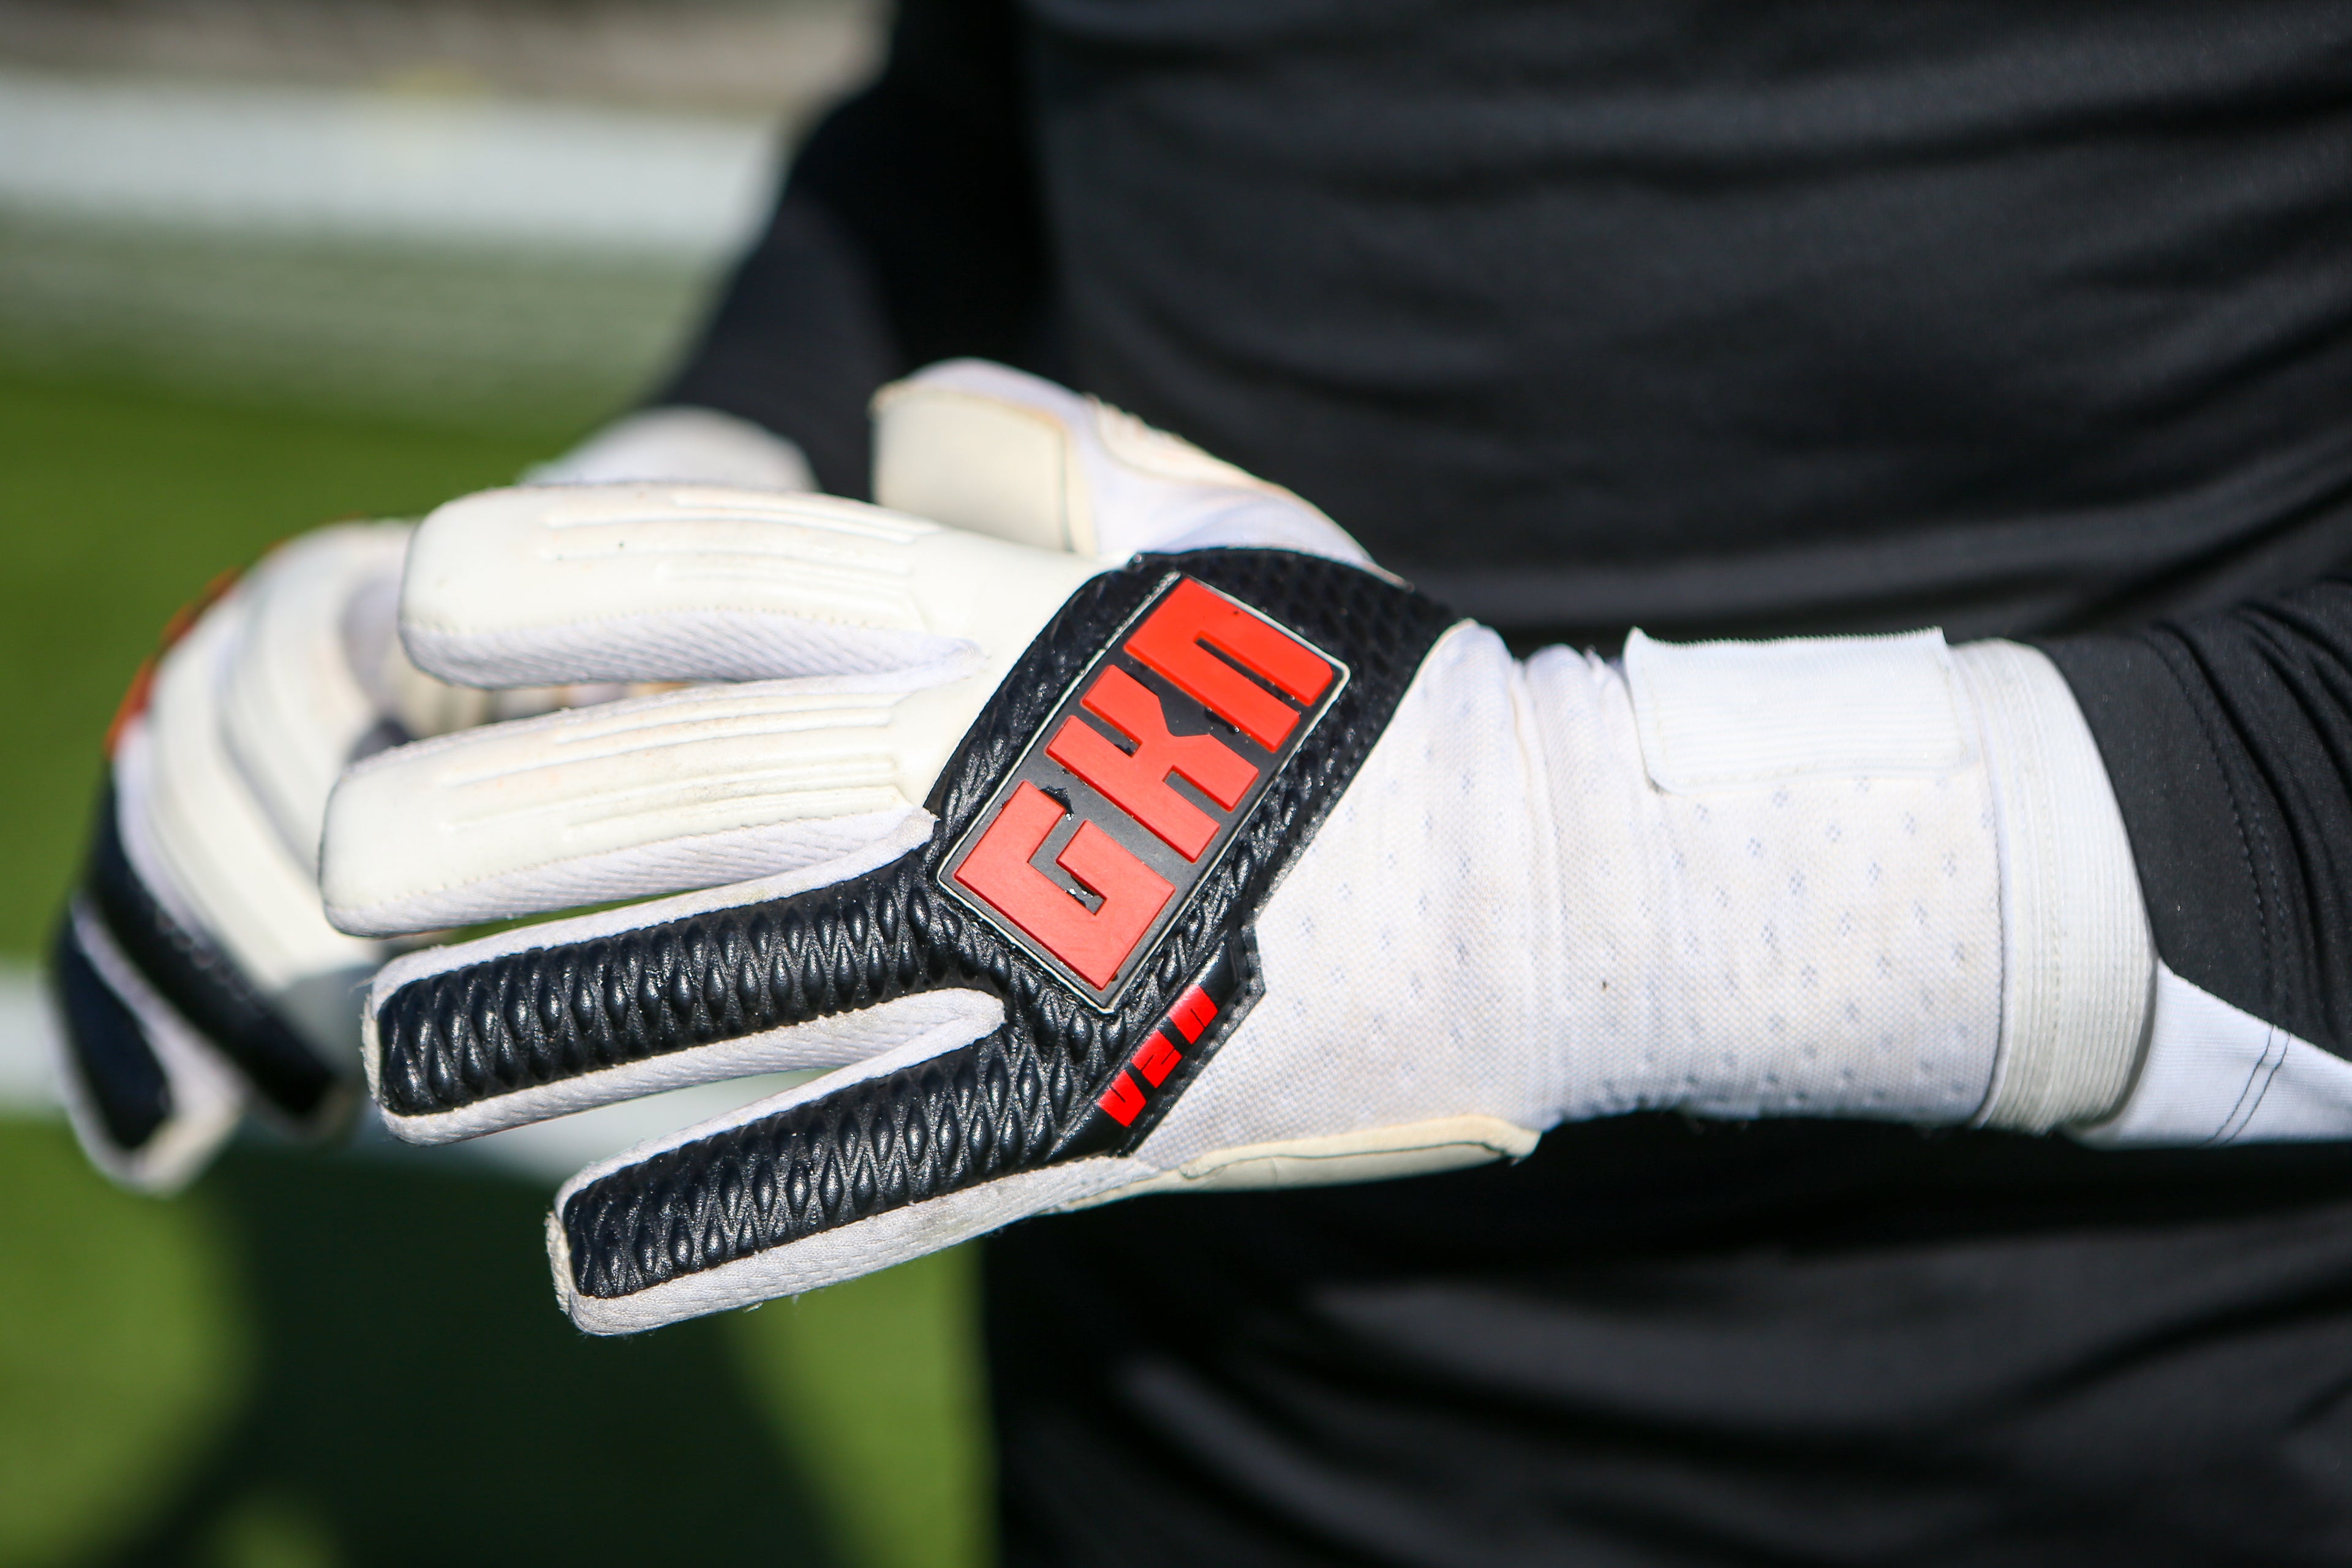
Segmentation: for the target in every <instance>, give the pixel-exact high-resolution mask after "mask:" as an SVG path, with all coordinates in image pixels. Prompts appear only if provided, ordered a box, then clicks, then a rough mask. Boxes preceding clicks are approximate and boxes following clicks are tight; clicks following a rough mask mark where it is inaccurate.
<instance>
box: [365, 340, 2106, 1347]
mask: <svg viewBox="0 0 2352 1568" xmlns="http://www.w3.org/2000/svg"><path fill="white" fill-rule="evenodd" d="M879 408H880V420H881V425H880V428H879V429H878V431H877V452H878V454H879V458H878V465H879V471H878V473H877V494H878V495H880V496H881V497H882V498H883V499H884V500H886V501H895V502H898V503H900V504H902V505H912V506H917V507H919V508H920V509H921V510H926V511H929V512H931V513H933V514H935V515H940V516H944V517H946V518H947V519H948V520H949V521H964V522H971V523H974V524H978V525H981V526H982V527H985V528H986V529H987V530H988V531H989V533H990V534H992V535H994V537H990V536H987V535H982V534H979V533H974V532H970V531H959V530H957V529H955V528H951V527H946V526H942V525H940V523H938V522H934V521H921V520H919V519H917V518H915V517H912V516H908V515H905V514H903V513H900V512H894V511H887V510H879V509H877V508H871V507H864V506H859V505H856V504H854V503H850V502H845V501H836V500H825V499H821V498H805V499H796V498H779V497H772V496H757V495H752V494H750V493H746V492H739V491H726V490H716V489H678V488H676V487H667V488H648V487H613V488H606V489H575V490H570V491H551V490H536V491H534V490H514V491H505V492H493V493H490V494H487V495H483V496H478V497H474V498H470V499H468V500H463V501H459V502H455V503H452V505H450V506H449V507H446V508H444V509H443V510H442V511H440V512H439V513H436V515H435V516H434V517H433V518H432V519H430V520H428V521H427V522H426V523H425V525H424V528H423V531H421V533H420V535H419V538H418V542H417V546H416V549H415V552H414V554H413V556H412V561H411V566H410V572H409V574H408V577H407V580H406V583H405V585H404V599H403V609H402V616H403V619H402V626H403V632H404V637H406V639H407V641H408V646H409V647H410V649H411V651H412V653H413V654H414V655H415V657H416V658H418V660H419V662H420V663H422V664H423V665H425V667H426V668H431V669H434V670H436V672H437V673H440V674H442V675H444V676H446V677H447V678H449V679H461V680H472V681H478V682H485V683H495V682H500V681H541V680H547V679H559V678H562V679H601V680H611V679H664V680H721V681H739V682H745V684H738V685H730V686H706V687H701V688H698V689H689V690H685V691H678V692H674V693H670V694H667V695H664V696H659V697H655V698H650V699H646V700H637V701H630V702H624V703H619V704H615V705H613V706H611V707H608V708H605V709H602V710H596V711H593V712H572V713H559V714H552V715H549V716H547V717H544V718H540V719H534V720H528V721H521V722H519V723H513V724H507V725H499V726H492V727H489V728H486V729H483V730H479V731H472V732H468V733H465V734H458V735H452V736H448V737H445V738H443V739H441V740H437V741H432V742H424V743H422V744H419V745H416V746H413V747H407V748H404V749H401V750H398V751H394V752H385V753H383V754H381V755H378V756H376V757H373V758H372V759H370V760H369V761H367V762H365V763H362V764H360V765H359V766H358V767H357V768H355V769H354V770H352V773H349V774H347V775H346V776H345V778H344V779H343V781H342V783H341V784H340V785H339V786H338V788H337V791H336V794H335V796H334V799H333V801H332V804H331V808H330V812H329V818H328V827H327V836H326V858H325V868H324V886H325V889H326V895H327V900H328V904H329V908H330V910H331V912H332V914H333V916H334V918H335V920H336V921H337V923H338V924H340V925H341V926H343V927H344V928H345V929H347V930H351V931H362V932H366V933H369V934H373V935H378V936H382V935H390V934H394V933H398V932H404V931H416V930H420V929H424V928H426V927H433V926H440V925H446V924H448V923H451V922H454V921H465V920H476V919H482V918H488V917H494V916H501V915H511V914H519V913H526V912H535V911H543V910H555V909H562V908H568V907H576V906H579V905H582V904H585V903H590V902H597V901H604V900H624V899H644V898H646V897H647V896H648V895H658V894H664V893H668V894H670V895H671V896H668V897H661V898H656V899H655V900H654V901H650V902H640V903H635V904H630V905H627V906H625V907H622V908H618V909H608V910H603V911H601V912H595V913H591V914H585V915H581V916H576V917H573V918H570V919H566V920H562V921H554V922H551V923H545V924H539V925H534V926H529V927H525V928H520V929H517V930H514V931H508V932H505V933H503V934H500V935H498V936H494V937H490V938H488V939H484V940H481V941H477V942H468V943H465V944H461V945H457V946H454V947H448V948H443V949H437V950H431V951H425V952H414V953H410V954H407V955H404V956H403V957H402V958H400V959H398V960H395V961H394V963H391V964H390V965H388V966H387V967H386V968H385V969H384V971H383V973H381V974H380V975H379V977H378V979H377V981H376V983H375V984H374V986H373V989H372V992H371V995H370V999H369V1005H368V1019H367V1035H368V1044H367V1047H366V1050H365V1053H364V1059H365V1061H366V1064H367V1068H368V1071H369V1074H370V1079H371V1084H372V1086H373V1089H374V1091H375V1093H376V1095H377V1097H378V1099H379V1100H380V1102H381V1103H382V1105H383V1110H384V1112H385V1116H386V1119H387V1121H389V1122H390V1124H391V1125H392V1126H393V1127H394V1131H398V1132H399V1133H400V1134H401V1135H402V1136H404V1137H407V1138H411V1139H414V1140H416V1141H418V1142H439V1141H445V1140H449V1139H455V1138H463V1137H467V1136H470V1135H473V1134H476V1133H479V1132H483V1131H489V1130H491V1129H494V1128H499V1127H505V1126H510V1125H514V1124H516V1123H519V1122H524V1121H533V1120H536V1119H540V1118H543V1117H548V1116H553V1115H559V1114H562V1113H564V1112H567V1111H571V1110H579V1109H582V1108H584V1107H586V1106H590V1105H594V1104H599V1103H603V1102H604V1101H607V1100H614V1099H618V1098H625V1097H630V1096H635V1095H640V1094H644V1093H646V1092H649V1091H652V1090H655V1089H667V1088H671V1087H675V1086H677V1085H680V1084H684V1083H688V1082H697V1081H706V1080H711V1079H723V1078H731V1077H736V1076H740V1075H745V1074H750V1073H754V1072H760V1071H770V1070H778V1069H785V1068H812V1067H829V1068H839V1069H840V1070H839V1071H837V1072H835V1073H834V1074H832V1075H831V1076H829V1077H826V1078H824V1079H818V1080H816V1081H814V1082H813V1083H809V1084H807V1085H804V1086H803V1087H802V1088H800V1089H794V1090H792V1091H789V1092H787V1093H786V1094H783V1095H782V1096H779V1097H775V1098H772V1099H770V1100H764V1101H761V1102H759V1103H756V1104H753V1105H751V1106H749V1107H747V1108H745V1109H743V1110H740V1111H738V1112H736V1113H734V1114H732V1115H730V1116H727V1117H724V1118H720V1119H719V1120H717V1121H711V1122H707V1123H704V1124H702V1125H699V1126H697V1127H693V1128H689V1129H687V1130H685V1131H680V1132H678V1133H677V1134H675V1135H672V1136H669V1137H667V1138H663V1139H658V1140H656V1141H654V1142H649V1143H647V1144H645V1145H642V1146H640V1147H638V1148H636V1149H634V1150H631V1151H629V1152H626V1153H625V1154H623V1155H620V1156H618V1157H616V1158H614V1159H612V1160H607V1161H604V1162H602V1163H598V1164H596V1165H593V1166H591V1167H590V1168H589V1169H587V1170H585V1171H583V1172H582V1173H580V1174H579V1175H578V1176H577V1177H575V1178H574V1179H573V1180H572V1182H570V1183H569V1184H566V1185H565V1187H564V1188H563V1190H562V1192H561V1193H560V1194H559V1195H558V1198H557V1202H556V1207H555V1212H554V1214H553V1215H551V1219H550V1224H549V1242H550V1248H551V1254H552V1258H553V1261H554V1265H555V1268H556V1274H557V1284H558V1289H559V1292H560V1294H561V1297H562V1301H563V1303H564V1305H565V1307H566V1309H567V1310H569V1311H570V1312H571V1314H572V1317H573V1318H574V1320H575V1321H578V1322H579V1323H580V1324H581V1325H582V1326H583V1327H584V1328H587V1329H589V1330H591V1331H599V1332H614V1331H629V1330H634V1329H638V1328H644V1327H647V1326H650V1325H653V1324H656V1323H660V1322H664V1321H670V1320H673V1319H677V1318H680V1317H685V1316H689V1315H692V1314H695V1313H699V1312H706V1311H710V1310H718V1309H720V1308H725V1307H730V1306H738V1305H743V1304H747V1303H751V1302H755V1301H758V1300H762V1299H765V1298H767V1297H771V1296H775V1295H779V1294H784V1293H789V1292H794V1291H799V1290H803V1289H810V1288H812V1287H815V1286H819V1285H823V1284H825V1283H828V1282H830V1281H833V1280H836V1279H844V1278H846V1277H849V1276H852V1275H855V1274H857V1273H860V1272H863V1271H866V1270H867V1269H871V1268H880V1267H883V1266H885V1265H887V1264H889V1263H893V1262H896V1261H898V1260H900V1259H903V1258H908V1257H911V1256H914V1255H916V1254H919V1253H921V1252H925V1251H929V1250H931V1249H933V1248H936V1247H944V1246H947V1245H949V1244H950V1243H953V1242H955V1241H958V1240H961V1239H963V1238H964V1237H971V1236H973V1235H977V1234H980V1233H982V1232H984V1231H986V1230H989V1229H991V1228H992V1227H994V1226H1001V1225H1003V1224H1005V1223H1006V1222H1008V1221H1010V1220H1013V1219H1017V1218H1019V1217H1021V1216H1023V1215H1030V1214H1034V1213H1037V1212H1040V1211H1043V1210H1047V1209H1052V1208H1055V1207H1066V1206H1069V1205H1080V1204H1087V1203H1092V1202H1098V1201H1102V1200H1104V1199H1108V1198H1111V1197H1118V1196H1126V1195H1129V1194H1139V1193H1147V1192H1168V1191H1181V1190H1187V1189H1194V1188H1203V1187H1216V1186H1231V1185H1253V1184H1288V1183H1309V1182H1330V1181H1352V1180H1364V1179H1370V1178H1375V1177H1384V1176H1395V1175H1402V1174H1408V1173H1416V1172H1426V1171H1434V1170H1441V1169H1445V1168H1448V1167H1452V1166H1456V1165H1461V1164H1465V1163H1473V1162H1476V1161H1481V1160H1487V1159H1492V1158H1496V1157H1497V1156H1516V1155H1521V1154H1524V1153H1526V1152H1528V1150H1529V1149H1531V1148H1532V1147H1533V1145H1534V1143H1535V1142H1536V1140H1537V1137H1538V1134H1539V1133H1540V1132H1541V1131H1543V1130H1544V1129H1546V1128H1548V1127H1550V1126H1552V1125H1554V1124H1556V1123H1558V1122H1559V1121H1562V1120H1564V1119H1569V1118H1578V1117H1590V1116H1598V1115H1604V1114H1609V1113H1612V1112H1614V1111H1619V1110H1631V1109H1634V1108H1637V1107H1664V1106H1678V1107H1683V1108H1685V1109H1688V1110H1694V1111H1698V1112H1704V1113H1710V1114H1725V1115H1739V1116H1752V1115H1758V1114H1766V1113H1772V1112H1790V1113H1803V1114H1813V1115H1860V1116H1872V1117H1881V1118H1888V1119H1897V1120H1904V1121H1917V1122H1923V1123H1924V1122H1939V1123H1963V1122H1969V1121H1990V1122H1993V1123H1997V1124H2000V1125H2004V1126H2014V1127H2031V1128H2041V1127H2047V1126H2051V1125H2054V1124H2057V1123H2061V1122H2066V1121H2074V1120H2078V1119H2082V1118H2088V1117H2095V1116H2097V1115H2099V1114H2102V1113H2103V1112H2105V1110H2107V1109H2109V1108H2110V1107H2111V1106H2112V1105H2113V1103H2114V1102H2115V1101H2116V1100H2117V1099H2118V1098H2119V1097H2120V1096H2121V1094H2122V1092H2123V1089H2124V1088H2125V1085H2126V1079H2128V1076H2129V1072H2130V1066H2131V1061H2132V1053H2133V1049H2134V1047H2135V1045H2136V1042H2137V1038H2138V1030H2139V1020H2140V1016H2141V1012H2142V1010H2143V1008H2144V1005H2145V998H2146V994H2147V964H2148V958H2147V939H2146V931H2145V927H2144V923H2143V922H2142V921H2141V918H2140V914H2139V910H2138V905H2137V887H2136V885H2135V883H2134V880H2133V877H2132V873H2131V865H2130V859H2129V856H2128V852H2127V850H2126V848H2125V847H2124V844H2123V839H2122V830H2121V826H2120V824H2119V822H2118V821H2117V820H2116V815H2115V811H2114V807H2113V804H2112V802H2111V801H2109V800H2107V799H2106V798H2105V778H2104V774H2103V773H2100V772H2099V770H2098V767H2097V762H2096V758H2095V753H2094V752H2092V751H2091V750H2090V744H2091V743H2090V741H2089V738H2088V736H2087V734H2086V733H2085V732H2084V730H2083V727H2082V723H2081V721H2080V718H2079V716H2077V715H2075V714H2074V710H2073V706H2072V701H2071V699H2070V698H2069V697H2068V696H2067V694H2066V691H2065V689H2064V687H2063V683H2061V682H2060V681H2059V678H2058V677H2057V675H2056V674H2055V672H2054V671H2053V669H2052V668H2050V667H2049V665H2048V664H2047V663H2046V661H2044V660H2042V658H2040V656H2038V655H2035V654H2032V653H2031V652H2028V651H2027V650H2024V649H2021V648H2017V647H2010V646H2007V645H1987V646H1983V647H1976V648H1971V649H1967V650H1961V652H1960V653H1959V654H1958V655H1957V656H1956V655H1955V654H1954V653H1952V652H1951V651H1949V650H1948V649H1946V648H1945V647H1944V645H1943V643H1942V640H1941V639H1940V637H1937V636H1936V635H1935V634H1933V633H1925V634H1919V635H1916V636H1913V637H1896V638H1862V639H1850V640H1837V641H1801V642H1794V643H1783V644H1760V645H1757V644H1751V645H1738V644H1718V645H1709V646H1700V647H1687V648H1674V647H1665V646H1664V645H1660V644H1656V643H1652V642H1648V641H1646V640H1643V639H1641V638H1639V637H1636V638H1635V640H1634V642H1633V646H1632V647H1631V649H1630V651H1629V654H1628V657H1627V659H1626V661H1625V664H1624V666H1623V668H1620V667H1618V666H1616V665H1613V664H1610V663H1606V662H1603V661H1601V660H1599V659H1595V658H1587V657H1584V656H1580V655H1578V654H1575V653H1570V652H1568V651H1566V650H1561V649H1553V650H1550V651H1549V652H1547V653H1546V654H1544V655H1542V656H1540V657H1539V658H1537V659H1535V660H1533V661H1531V662H1530V663H1529V664H1527V665H1524V666H1522V665H1520V664H1518V663H1517V662H1516V661H1514V660H1513V659H1512V658H1510V657H1509V655H1508V654H1507V652H1506V651H1505V649H1504V648H1503V647H1502V644H1501V643H1500V641H1499V639H1497V638H1496V637H1495V636H1494V635H1493V634H1492V633H1491V632H1488V631H1486V630H1485V629H1484V628H1482V627H1479V626H1475V625H1471V624H1469V623H1466V622H1461V621H1458V620H1456V619H1454V617H1453V616H1449V615H1448V614H1446V613H1445V612H1444V610H1443V609H1441V608H1440V607H1439V606H1437V605H1434V604H1433V603H1431V602H1430V601H1428V600H1426V599H1424V598H1422V597H1421V596H1419V595H1415V594H1413V593H1412V591H1411V590H1410V589H1408V588H1406V587H1404V586H1403V585H1402V584H1398V583H1396V582H1395V581H1394V580H1393V579H1391V578H1388V577H1386V576H1384V575H1382V574H1379V573H1378V572H1377V571H1375V570H1372V569H1369V568H1368V567H1367V566H1366V565H1365V564H1364V563H1362V558H1361V555H1360V552H1358V551H1357V550H1356V549H1355V547H1354V546H1353V545H1352V543H1351V542H1349V541H1348V540H1347V539H1346V537H1345V536H1344V534H1341V533H1340V532H1339V531H1338V530H1337V529H1336V528H1334V527H1333V526H1332V525H1331V524H1330V523H1329V522H1328V520H1326V519H1324V518H1323V517H1322V516H1321V514H1319V513H1318V512H1316V511H1315V510H1313V509H1312V508H1311V507H1308V506H1307V505H1306V504H1305V503H1304V502H1302V501H1299V500H1297V498H1295V497H1291V496H1289V495H1288V494H1287V493H1286V492H1283V491H1281V490H1279V489H1276V488H1275V487H1273V486H1270V485H1266V484H1264V483H1263V482H1261V481H1257V480H1255V479H1251V478H1250V477H1249V476H1247V475H1244V474H1242V473H1240V472H1239V471H1238V470H1235V469H1233V468H1230V467H1228V466H1226V465H1223V464H1220V463H1216V462H1214V461H1213V459H1210V458H1206V457H1204V456H1202V454H1200V453H1198V452H1196V451H1194V450H1192V448H1190V447H1184V446H1182V445H1181V443H1176V442H1174V441H1172V440H1171V439H1170V438H1168V437H1161V436H1159V435H1158V434H1156V433H1154V432H1150V431H1148V430H1146V429H1144V428H1143V427H1141V426H1139V425H1137V424H1136V423H1135V422H1133V421H1132V420H1129V419H1128V418H1127V417H1126V416H1121V415H1118V414H1117V413H1116V412H1114V411H1111V410H1108V409H1105V408H1102V407H1100V406H1099V405H1093V404H1090V403H1088V402H1086V401H1083V400H1080V399H1078V398H1076V397H1074V396H1072V395H1069V394H1066V393H1064V392H1062V391H1061V390H1060V389H1058V388H1054V387H1051V386H1048V385H1046V384H1042V383H1038V382H1035V381H1034V380H1031V379H1029V378H1026V377H1021V376H1016V375H1014V374H1012V373H1009V372H1004V371H1001V370H996V369H993V368H992V367H985V366H978V365H971V364H964V365H957V366H950V367H947V368H946V369H944V370H942V371H939V372H934V373H931V374H927V375H926V376H924V377H920V378H918V379H917V380H916V381H915V382H914V383H912V384H907V385H905V386H902V387H901V388H898V389H896V390H895V391H893V392H891V393H889V394H886V395H885V396H884V398H883V399H881V400H880V404H879ZM1008 538H1009V539H1017V540H1022V541H1025V542H1024V543H1014V542H1007V540H1008ZM1269 544H1271V545H1276V546H1279V548H1263V547H1261V546H1264V545H1269ZM1139 551H1141V552H1147V553H1141V554H1134V555H1133V556H1132V558H1131V559H1130V558H1129V557H1130V552H1139ZM1149 552H1161V553H1149ZM761 677H766V678H770V679H758V678H761ZM2086 770H2087V771H2086ZM2086 802H2087V803H2088V804H2087V806H2086V805H2085V803H2086ZM2069 813H2072V814H2074V815H2073V816H2069V815H2068V814H2069ZM2102 813H2104V814H2103V815H2102ZM2055 824H2063V826H2065V828H2066V831H2063V832H2053V831H2051V829H2052V828H2053V825H2055ZM677 889H700V890H694V891H687V892H683V893H678V892H677V891H676V890H677ZM2005 906H2020V907H2017V908H2013V909H2009V910H2008V911H2007V914H2006V918H2005Z"/></svg>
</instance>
